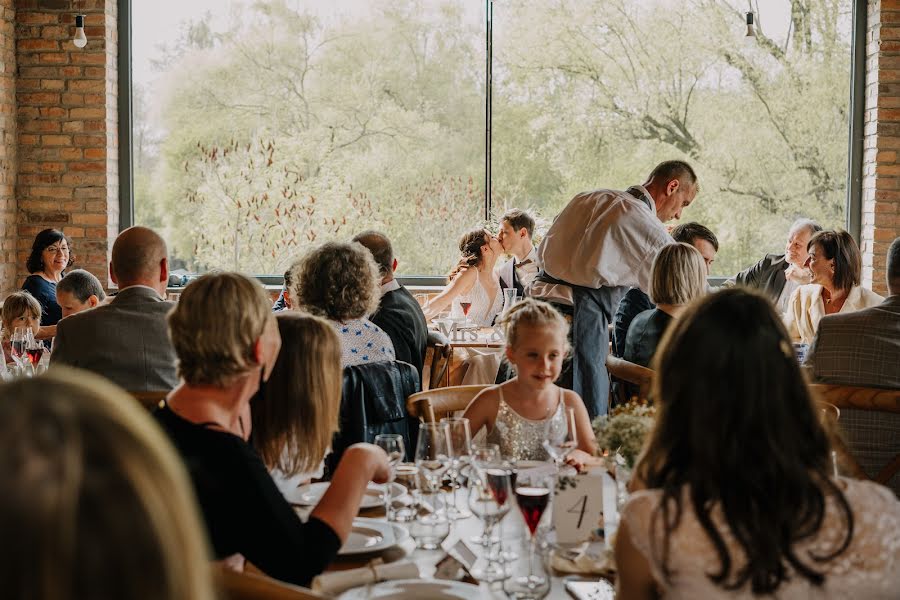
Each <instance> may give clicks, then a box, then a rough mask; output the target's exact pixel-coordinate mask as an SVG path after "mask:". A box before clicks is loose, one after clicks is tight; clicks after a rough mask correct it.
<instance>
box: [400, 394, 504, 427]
mask: <svg viewBox="0 0 900 600" xmlns="http://www.w3.org/2000/svg"><path fill="white" fill-rule="evenodd" d="M486 387H490V386H488V385H454V386H448V387H442V388H436V389H430V390H427V391H424V392H419V393H418V394H413V395H412V396H410V397H409V398H407V399H406V410H407V411H408V412H409V414H410V415H411V416H413V417H418V418H419V419H420V420H422V421H425V422H427V423H433V422H434V421H440V420H441V418H442V417H446V416H448V415H451V414H453V413H454V412H457V411H462V410H465V409H466V407H467V406H469V403H470V402H471V401H472V400H473V399H474V398H475V396H477V395H478V393H479V392H481V390H483V389H484V388H486Z"/></svg>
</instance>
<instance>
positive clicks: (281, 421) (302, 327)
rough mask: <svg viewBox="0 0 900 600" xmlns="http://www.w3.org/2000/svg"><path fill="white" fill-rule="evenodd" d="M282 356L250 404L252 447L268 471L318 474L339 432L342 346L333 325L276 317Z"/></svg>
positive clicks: (293, 314)
mask: <svg viewBox="0 0 900 600" xmlns="http://www.w3.org/2000/svg"><path fill="white" fill-rule="evenodd" d="M276 320H277V321H278V330H279V332H280V333H281V351H280V352H279V353H278V358H277V360H276V361H275V366H274V367H273V368H272V374H271V375H270V376H269V380H268V381H267V382H266V385H265V389H264V390H263V393H262V394H261V395H260V396H259V397H257V398H256V399H255V400H254V401H253V402H252V403H251V404H250V410H251V413H252V415H253V438H252V439H253V445H254V446H255V447H256V450H257V451H258V452H259V454H260V456H261V457H262V459H263V462H264V463H265V465H266V466H267V467H269V468H270V469H273V468H278V469H279V470H280V471H282V472H283V473H285V474H286V475H289V476H290V475H296V474H298V473H308V472H310V471H314V470H316V468H317V467H318V465H319V463H321V462H322V459H323V458H324V457H325V453H326V452H327V451H328V447H329V445H330V444H331V440H332V438H333V436H334V434H335V432H337V430H338V414H339V412H340V408H341V385H342V381H343V374H342V370H341V344H340V341H339V340H338V336H337V333H335V331H334V328H333V327H332V326H331V324H330V323H329V322H328V321H326V320H325V319H322V318H320V317H315V316H313V315H310V314H307V313H303V312H300V311H283V312H281V313H279V314H278V316H277V318H276Z"/></svg>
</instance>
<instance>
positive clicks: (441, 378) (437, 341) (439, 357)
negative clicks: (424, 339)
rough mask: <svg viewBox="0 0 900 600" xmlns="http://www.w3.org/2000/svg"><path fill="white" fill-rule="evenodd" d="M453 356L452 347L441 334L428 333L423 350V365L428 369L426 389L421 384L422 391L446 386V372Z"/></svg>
mask: <svg viewBox="0 0 900 600" xmlns="http://www.w3.org/2000/svg"><path fill="white" fill-rule="evenodd" d="M451 356H453V345H452V344H451V343H450V340H449V339H447V336H445V335H444V334H443V333H440V332H439V331H429V332H428V346H427V347H426V349H425V364H426V365H429V368H428V388H426V387H425V382H424V381H423V382H422V389H423V390H424V389H429V390H433V389H435V388H439V387H444V386H446V385H447V384H448V381H447V371H448V369H449V368H450V357H451Z"/></svg>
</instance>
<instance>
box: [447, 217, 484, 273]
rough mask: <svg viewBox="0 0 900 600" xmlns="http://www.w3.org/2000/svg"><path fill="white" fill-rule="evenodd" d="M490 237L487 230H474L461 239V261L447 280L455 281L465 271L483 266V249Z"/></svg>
mask: <svg viewBox="0 0 900 600" xmlns="http://www.w3.org/2000/svg"><path fill="white" fill-rule="evenodd" d="M490 235H491V233H490V232H489V231H488V230H487V229H473V230H472V231H469V232H467V233H464V234H463V236H462V237H461V238H459V253H460V259H459V262H458V263H456V266H455V267H453V270H452V271H450V274H449V275H447V279H453V278H454V277H456V275H457V273H459V272H460V271H462V270H463V269H468V268H472V267H480V266H481V260H482V259H481V247H482V246H484V245H485V244H487V242H486V241H485V239H486V238H487V237H490Z"/></svg>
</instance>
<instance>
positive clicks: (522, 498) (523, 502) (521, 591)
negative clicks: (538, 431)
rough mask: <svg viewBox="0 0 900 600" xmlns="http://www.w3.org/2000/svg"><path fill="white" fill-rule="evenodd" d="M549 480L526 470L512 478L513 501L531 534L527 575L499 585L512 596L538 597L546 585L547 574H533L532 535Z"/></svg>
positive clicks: (546, 497) (547, 500)
mask: <svg viewBox="0 0 900 600" xmlns="http://www.w3.org/2000/svg"><path fill="white" fill-rule="evenodd" d="M553 481H554V478H553V477H547V476H546V475H541V474H529V473H528V472H527V471H524V472H520V473H519V474H518V476H517V478H516V485H515V492H516V503H517V504H518V505H519V510H520V511H521V512H522V518H523V519H524V520H525V525H527V526H528V532H529V535H530V536H531V538H530V543H529V544H528V574H527V575H522V576H519V577H513V578H510V579H509V580H508V581H507V582H505V583H504V586H503V589H504V591H506V592H507V593H508V594H510V595H512V596H513V597H516V598H534V597H542V596H541V595H540V593H541V591H543V590H544V589H545V588H547V584H548V579H547V577H546V576H545V575H536V574H535V573H534V545H535V539H534V534H535V532H536V531H537V528H538V523H540V521H541V517H542V516H543V515H544V511H545V510H546V509H547V505H548V504H549V503H550V494H551V492H552V490H553Z"/></svg>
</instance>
